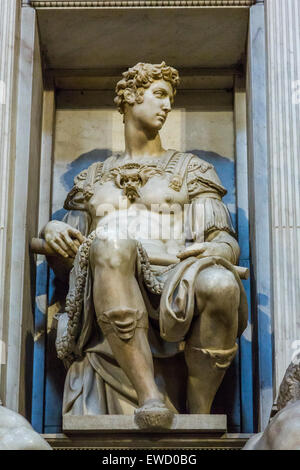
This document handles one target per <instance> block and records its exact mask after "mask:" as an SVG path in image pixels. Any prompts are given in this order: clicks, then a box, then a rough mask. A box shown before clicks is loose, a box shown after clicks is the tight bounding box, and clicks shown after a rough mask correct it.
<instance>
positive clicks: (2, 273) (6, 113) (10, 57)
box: [0, 0, 20, 401]
mask: <svg viewBox="0 0 300 470" xmlns="http://www.w3.org/2000/svg"><path fill="white" fill-rule="evenodd" d="M19 14H20V2H18V1H13V2H12V1H11V0H1V1H0V175H1V185H0V341H1V342H2V343H0V349H1V352H2V354H1V358H0V401H1V399H2V400H3V401H4V399H5V397H4V390H5V380H4V378H5V376H4V372H5V371H4V367H3V366H4V363H5V362H6V352H7V328H8V324H7V320H8V319H7V315H5V312H6V311H7V309H6V307H7V294H8V292H9V283H8V282H7V277H6V273H7V270H8V267H9V263H10V256H9V255H10V246H11V244H10V210H11V201H12V196H13V185H12V175H13V169H14V154H15V148H14V147H15V146H14V137H15V94H14V93H15V87H16V76H17V73H16V61H17V58H18V30H19Z"/></svg>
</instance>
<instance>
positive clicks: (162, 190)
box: [89, 162, 188, 215]
mask: <svg viewBox="0 0 300 470" xmlns="http://www.w3.org/2000/svg"><path fill="white" fill-rule="evenodd" d="M116 163H117V162H115V164H112V165H110V167H109V166H108V167H106V168H105V167H104V169H103V171H102V174H101V178H99V181H98V182H97V183H96V184H95V185H94V188H93V196H92V197H91V198H90V200H89V209H90V212H91V213H92V214H95V215H96V214H97V212H98V211H99V206H101V205H105V204H108V205H110V206H112V208H114V209H118V208H122V209H124V204H125V207H126V206H127V207H128V206H130V205H131V204H143V205H144V206H146V208H147V209H149V210H150V209H151V210H153V207H152V206H153V205H161V204H168V205H173V204H180V205H184V204H185V203H187V202H188V195H187V191H186V187H185V185H184V184H183V182H182V181H181V184H180V186H176V178H175V182H174V175H173V174H172V172H171V171H168V169H167V168H165V165H163V162H141V163H134V162H130V163H124V164H119V165H117V164H116ZM154 210H155V209H154ZM157 210H159V208H158V209H157Z"/></svg>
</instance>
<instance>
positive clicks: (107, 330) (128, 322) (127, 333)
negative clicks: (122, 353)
mask: <svg viewBox="0 0 300 470" xmlns="http://www.w3.org/2000/svg"><path fill="white" fill-rule="evenodd" d="M97 320H98V324H99V326H100V327H101V329H102V331H103V333H104V334H105V335H109V334H111V333H114V334H116V335H117V336H118V337H119V338H120V339H121V340H129V339H131V338H132V337H133V336H134V333H135V330H136V329H137V328H144V329H147V328H148V317H147V314H146V312H144V311H139V310H134V309H131V308H127V307H120V308H117V309H111V310H108V311H106V312H103V313H100V314H98V315H97Z"/></svg>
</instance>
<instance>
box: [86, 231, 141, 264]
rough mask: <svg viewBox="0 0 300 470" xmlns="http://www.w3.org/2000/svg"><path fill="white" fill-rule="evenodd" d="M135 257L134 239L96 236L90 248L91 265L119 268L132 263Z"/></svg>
mask: <svg viewBox="0 0 300 470" xmlns="http://www.w3.org/2000/svg"><path fill="white" fill-rule="evenodd" d="M135 258H136V242H135V241H134V240H121V239H114V240H100V239H98V238H96V239H95V240H94V241H93V243H92V245H91V248H90V260H91V264H92V266H97V265H100V266H101V267H104V266H105V267H109V268H121V267H122V266H127V267H129V266H130V265H133V264H134V262H135Z"/></svg>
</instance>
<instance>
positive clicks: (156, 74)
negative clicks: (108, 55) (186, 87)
mask: <svg viewBox="0 0 300 470" xmlns="http://www.w3.org/2000/svg"><path fill="white" fill-rule="evenodd" d="M122 75H123V78H122V80H120V81H119V82H118V83H117V86H116V90H115V91H116V95H117V96H116V97H115V99H114V102H115V103H116V105H117V106H118V110H119V112H120V113H121V114H124V104H125V102H126V99H125V97H124V92H125V90H128V89H129V90H130V89H131V90H134V92H135V96H136V102H137V103H142V102H143V96H144V92H145V89H146V88H149V86H150V85H151V83H153V82H154V81H155V80H162V79H163V80H166V81H167V82H170V83H171V85H172V88H173V93H174V96H175V95H176V89H177V87H178V85H179V74H178V71H177V70H176V69H174V68H173V67H170V66H168V65H166V63H165V62H162V63H161V64H144V63H142V62H139V63H138V64H136V65H135V66H134V67H131V68H129V69H128V70H126V72H123V74H122Z"/></svg>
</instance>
